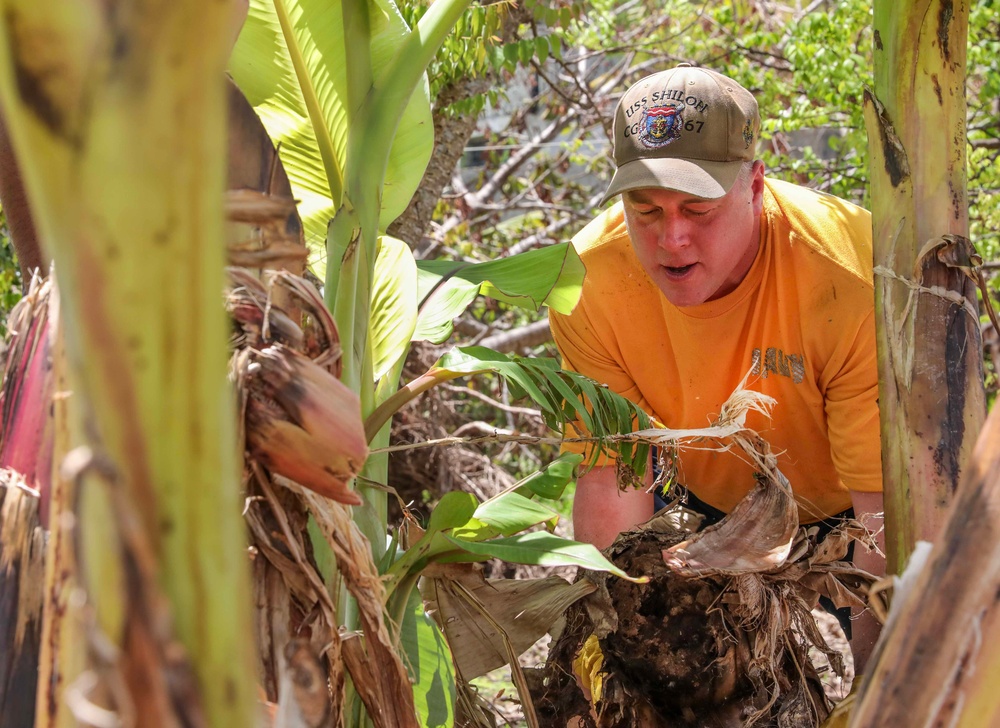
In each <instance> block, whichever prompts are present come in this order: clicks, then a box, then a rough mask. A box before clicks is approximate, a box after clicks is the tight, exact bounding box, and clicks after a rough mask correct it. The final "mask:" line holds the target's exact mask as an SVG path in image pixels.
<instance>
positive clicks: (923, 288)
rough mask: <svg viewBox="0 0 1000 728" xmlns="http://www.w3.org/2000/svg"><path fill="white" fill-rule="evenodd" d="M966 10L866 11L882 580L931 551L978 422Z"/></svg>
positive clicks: (944, 5) (937, 2) (958, 5)
mask: <svg viewBox="0 0 1000 728" xmlns="http://www.w3.org/2000/svg"><path fill="white" fill-rule="evenodd" d="M968 16H969V5H968V2H967V0H957V1H956V0H883V1H882V2H878V0H876V3H875V16H874V23H875V91H874V95H872V94H871V93H866V98H865V117H866V121H867V125H868V137H869V140H870V145H871V150H872V151H871V154H872V161H871V180H872V205H873V226H874V246H875V250H874V252H875V278H876V284H875V296H876V316H877V317H878V320H877V328H878V352H879V382H880V386H879V404H880V408H881V420H882V445H883V447H882V452H883V466H882V469H883V474H884V481H885V494H886V505H885V509H886V533H887V538H886V544H887V552H888V553H887V556H888V568H889V571H890V572H893V573H898V572H899V571H900V568H901V566H902V564H903V563H904V562H905V561H906V558H907V556H908V555H909V554H910V552H911V551H912V550H913V546H914V544H915V543H916V542H917V541H918V540H927V541H936V540H937V539H938V537H939V534H940V532H941V529H942V527H943V524H944V520H945V518H946V514H947V512H948V507H949V505H950V504H951V502H952V500H953V498H954V494H955V491H956V488H957V486H958V482H959V478H960V476H961V473H962V470H963V469H964V468H965V466H966V463H967V462H968V459H969V456H970V453H971V450H972V447H973V445H974V444H975V441H976V437H977V436H978V434H979V431H980V429H981V427H982V423H983V420H984V418H985V413H986V406H985V392H984V388H983V369H982V346H981V334H980V327H979V309H978V304H977V302H976V284H975V282H974V280H973V277H972V275H970V274H971V273H973V271H972V269H971V261H972V260H973V258H974V254H973V251H972V248H971V244H970V242H969V240H968V238H967V235H968V199H967V195H966V169H965V167H966V135H965V116H966V102H965V68H966V42H967V36H968Z"/></svg>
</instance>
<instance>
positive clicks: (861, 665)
mask: <svg viewBox="0 0 1000 728" xmlns="http://www.w3.org/2000/svg"><path fill="white" fill-rule="evenodd" d="M851 500H852V502H853V503H854V517H855V518H856V519H857V520H858V521H860V522H861V524H862V525H864V526H865V528H867V529H868V530H869V531H871V532H872V534H873V535H874V537H875V545H876V548H874V549H872V550H868V549H866V548H865V547H864V546H862V545H861V544H855V545H854V565H855V566H856V567H857V568H859V569H863V570H865V571H867V572H868V573H870V574H873V575H874V576H885V533H884V530H883V527H884V514H883V499H882V494H881V493H860V492H857V491H852V492H851ZM851 632H852V633H853V634H852V635H851V652H852V653H853V655H854V672H855V674H861V673H862V672H864V671H865V670H866V669H867V666H868V658H870V657H871V654H872V651H873V650H874V648H875V643H876V642H877V641H878V638H879V635H880V634H881V632H882V625H880V624H879V623H878V620H876V619H875V617H874V616H873V615H872V613H871V611H870V610H864V611H861V610H855V613H854V615H853V616H852V625H851Z"/></svg>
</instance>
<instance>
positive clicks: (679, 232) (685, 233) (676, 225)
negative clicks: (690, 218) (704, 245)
mask: <svg viewBox="0 0 1000 728" xmlns="http://www.w3.org/2000/svg"><path fill="white" fill-rule="evenodd" d="M690 242H691V229H690V225H688V224H686V223H685V222H684V221H683V220H667V221H665V222H664V224H663V227H662V228H661V229H660V234H659V237H658V240H657V243H658V244H659V246H660V247H661V248H663V250H666V251H671V250H679V249H681V248H685V247H687V246H688V245H689V244H690Z"/></svg>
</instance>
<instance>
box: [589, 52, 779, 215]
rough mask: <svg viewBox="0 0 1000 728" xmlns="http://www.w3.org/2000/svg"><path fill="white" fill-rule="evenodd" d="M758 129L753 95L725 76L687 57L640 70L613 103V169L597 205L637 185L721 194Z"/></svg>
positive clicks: (751, 150) (750, 151) (749, 152)
mask: <svg viewBox="0 0 1000 728" xmlns="http://www.w3.org/2000/svg"><path fill="white" fill-rule="evenodd" d="M759 133H760V113H759V112H758V110H757V100H756V99H754V97H753V94H751V93H750V92H749V91H747V90H746V89H745V88H743V87H742V86H740V85H739V84H738V83H736V82H735V81H733V80H732V79H731V78H727V77H726V76H723V75H722V74H721V73H716V72H715V71H711V70H709V69H707V68H697V67H695V66H691V65H689V64H687V63H682V64H680V65H679V66H677V67H676V68H671V69H669V70H666V71H660V72H659V73H654V74H653V75H651V76H647V77H646V78H644V79H642V80H641V81H638V82H637V83H636V84H634V85H633V86H632V87H631V88H629V90H628V91H626V92H625V94H624V95H623V96H622V98H621V100H620V101H619V102H618V107H617V108H616V109H615V119H614V127H613V137H614V159H615V165H616V166H617V169H616V170H615V175H614V177H613V178H612V179H611V184H610V185H608V191H607V192H606V193H605V194H604V199H603V200H602V201H601V204H603V203H604V202H606V201H607V200H609V199H610V198H612V197H614V196H615V195H617V194H619V193H621V192H627V191H628V190H635V189H641V188H644V187H662V188H665V189H671V190H680V191H681V192H687V193H689V194H692V195H696V196H698V197H705V198H716V197H722V196H723V195H725V194H726V193H727V192H728V191H729V189H730V188H731V187H732V186H733V183H734V182H736V178H737V177H738V176H739V173H740V168H741V167H742V166H743V163H744V162H750V161H753V159H754V154H755V152H756V147H757V137H758V135H759Z"/></svg>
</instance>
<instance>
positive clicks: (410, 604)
mask: <svg viewBox="0 0 1000 728" xmlns="http://www.w3.org/2000/svg"><path fill="white" fill-rule="evenodd" d="M399 639H400V643H401V645H402V648H403V658H404V660H403V661H404V663H405V664H406V669H407V671H408V672H409V673H410V679H411V680H412V681H413V702H414V705H415V706H416V708H417V718H418V720H419V722H420V725H421V726H427V728H443V727H445V726H449V727H450V726H451V725H453V724H454V719H455V693H456V690H455V679H456V675H455V666H454V663H453V661H452V657H451V649H450V648H449V647H448V642H447V640H445V637H444V634H442V633H441V628H440V627H438V626H437V624H436V623H435V622H434V620H433V619H432V618H431V617H430V616H429V615H428V614H427V613H426V612H425V611H424V605H423V601H422V600H421V598H420V593H419V592H418V591H417V590H416V589H414V590H413V591H411V592H410V596H409V600H408V601H407V604H406V610H405V612H404V616H403V623H402V625H401V627H400V630H399Z"/></svg>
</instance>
